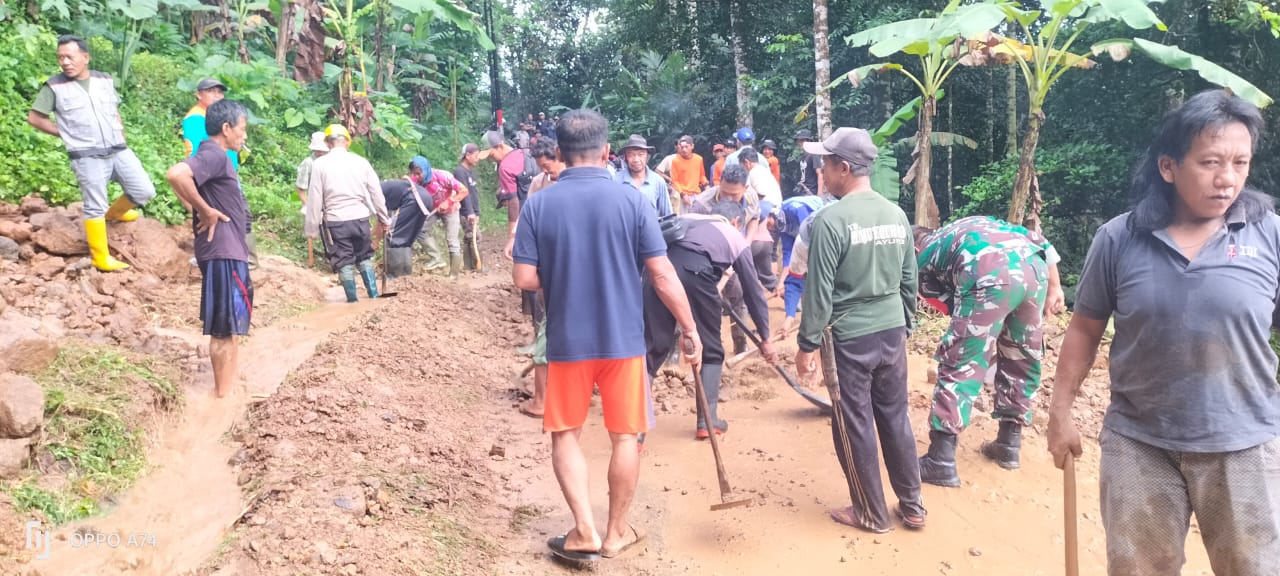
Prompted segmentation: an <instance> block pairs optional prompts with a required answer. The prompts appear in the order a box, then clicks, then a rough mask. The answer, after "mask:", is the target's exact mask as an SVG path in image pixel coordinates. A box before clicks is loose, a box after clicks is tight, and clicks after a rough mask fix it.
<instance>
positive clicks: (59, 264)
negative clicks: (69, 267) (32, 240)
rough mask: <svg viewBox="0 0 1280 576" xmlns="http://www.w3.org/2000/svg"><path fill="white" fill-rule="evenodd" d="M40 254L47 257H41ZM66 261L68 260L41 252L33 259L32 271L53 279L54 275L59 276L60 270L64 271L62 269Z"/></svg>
mask: <svg viewBox="0 0 1280 576" xmlns="http://www.w3.org/2000/svg"><path fill="white" fill-rule="evenodd" d="M40 256H45V257H44V258H41V257H40ZM66 263H67V261H66V260H63V259H62V258H59V257H57V256H48V255H46V254H41V255H38V256H36V257H35V258H34V259H33V260H32V261H31V273H32V274H34V275H36V276H39V277H41V278H44V279H45V280H51V279H53V277H54V276H57V275H58V273H59V272H62V269H63V268H65V267H66Z"/></svg>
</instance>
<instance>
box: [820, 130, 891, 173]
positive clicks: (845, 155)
mask: <svg viewBox="0 0 1280 576" xmlns="http://www.w3.org/2000/svg"><path fill="white" fill-rule="evenodd" d="M804 151H805V152H808V153H810V154H817V155H819V156H827V155H832V156H838V157H840V158H842V159H844V160H846V161H848V162H849V163H850V164H856V165H858V166H871V163H872V162H875V160H876V156H879V154H880V153H879V151H878V150H877V149H876V145H875V144H874V143H873V142H872V141H871V134H868V133H867V131H866V130H863V129H861V128H848V127H845V128H837V129H836V131H835V132H832V133H831V135H830V136H827V139H826V140H823V141H821V142H805V143H804Z"/></svg>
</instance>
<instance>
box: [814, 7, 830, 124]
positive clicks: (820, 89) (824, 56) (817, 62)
mask: <svg viewBox="0 0 1280 576" xmlns="http://www.w3.org/2000/svg"><path fill="white" fill-rule="evenodd" d="M813 66H814V84H815V86H814V90H815V91H816V92H817V95H816V96H817V102H816V105H817V113H818V118H817V120H818V139H823V138H826V137H827V136H829V135H831V91H829V90H827V89H826V88H827V85H828V84H830V83H831V48H830V46H829V45H828V43H827V0H813Z"/></svg>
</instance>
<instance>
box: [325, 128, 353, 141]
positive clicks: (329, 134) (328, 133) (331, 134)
mask: <svg viewBox="0 0 1280 576" xmlns="http://www.w3.org/2000/svg"><path fill="white" fill-rule="evenodd" d="M338 137H342V138H346V139H347V140H350V139H351V133H350V132H348V131H347V127H346V126H343V125H341V124H330V125H329V127H328V128H325V129H324V139H325V140H329V139H332V138H338Z"/></svg>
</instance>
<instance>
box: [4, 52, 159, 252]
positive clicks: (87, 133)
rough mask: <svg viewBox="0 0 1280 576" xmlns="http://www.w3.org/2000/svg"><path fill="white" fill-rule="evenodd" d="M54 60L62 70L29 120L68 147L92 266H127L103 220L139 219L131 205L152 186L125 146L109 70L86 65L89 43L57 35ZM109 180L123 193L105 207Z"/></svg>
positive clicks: (147, 197) (46, 86)
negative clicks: (110, 244) (110, 245)
mask: <svg viewBox="0 0 1280 576" xmlns="http://www.w3.org/2000/svg"><path fill="white" fill-rule="evenodd" d="M58 65H59V66H60V67H61V68H62V74H58V75H57V76H54V77H52V78H50V79H49V80H48V81H47V82H45V83H44V86H41V87H40V93H39V94H38V95H36V101H35V103H34V104H32V105H31V111H30V112H28V113H27V122H28V123H29V124H31V125H32V126H34V127H35V128H36V129H37V130H40V131H41V132H44V133H46V134H51V135H53V136H57V137H59V138H62V142H63V144H65V145H66V147H67V155H68V156H70V157H71V170H72V172H75V175H76V180H77V181H78V182H79V184H80V196H81V198H82V199H83V200H84V235H85V240H87V241H88V243H89V252H90V254H92V256H93V265H94V267H96V268H97V269H99V270H102V271H104V272H110V271H113V270H121V269H124V268H128V267H129V265H128V264H125V263H123V262H119V261H117V260H116V259H115V258H112V257H111V254H110V253H109V252H108V251H107V220H117V221H120V222H132V221H134V220H137V219H138V212H137V211H135V210H134V209H133V208H134V207H135V206H141V205H143V204H146V203H147V202H148V201H150V200H151V198H152V197H154V196H155V195H156V187H155V185H154V184H152V183H151V178H150V177H149V176H147V172H146V170H143V168H142V163H141V162H139V161H138V157H137V156H135V155H134V154H133V151H131V150H129V148H128V147H127V146H126V145H125V140H124V124H123V123H121V121H120V110H119V104H120V97H119V96H118V95H117V94H116V88H115V82H114V81H113V80H112V79H111V76H109V75H107V74H103V73H101V72H93V71H90V70H89V45H88V44H87V43H86V42H85V41H84V39H82V38H80V37H78V36H59V37H58ZM50 114H53V115H54V117H55V118H56V122H55V120H54V119H51V118H50V117H49V115H50ZM112 180H115V181H116V182H118V183H119V184H120V187H121V188H123V189H124V194H123V195H121V196H120V198H118V199H117V200H116V201H115V202H114V203H112V204H111V205H110V206H108V205H107V184H108V183H109V182H110V181H112Z"/></svg>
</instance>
